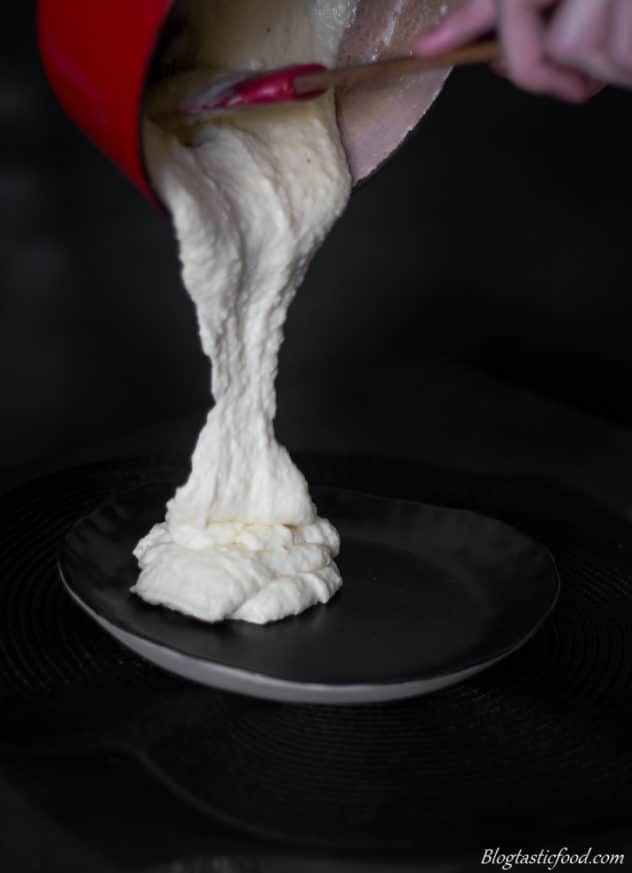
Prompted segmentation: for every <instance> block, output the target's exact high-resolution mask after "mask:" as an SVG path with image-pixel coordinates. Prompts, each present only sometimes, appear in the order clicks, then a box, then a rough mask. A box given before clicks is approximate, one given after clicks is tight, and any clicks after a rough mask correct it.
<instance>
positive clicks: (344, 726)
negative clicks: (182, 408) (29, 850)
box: [0, 456, 632, 869]
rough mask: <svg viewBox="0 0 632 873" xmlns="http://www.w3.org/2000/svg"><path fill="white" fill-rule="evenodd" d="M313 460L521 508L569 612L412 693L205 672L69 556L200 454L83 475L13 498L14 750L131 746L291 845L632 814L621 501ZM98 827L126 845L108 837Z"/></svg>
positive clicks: (94, 835)
mask: <svg viewBox="0 0 632 873" xmlns="http://www.w3.org/2000/svg"><path fill="white" fill-rule="evenodd" d="M300 460H301V466H302V468H303V469H304V471H305V472H306V473H307V474H308V476H309V478H310V479H311V481H313V482H315V483H320V484H322V485H325V486H330V485H332V484H334V483H337V484H339V485H342V486H346V487H354V485H355V484H356V482H355V480H356V478H361V477H364V479H365V481H367V479H370V480H371V481H372V482H373V483H374V487H375V490H376V492H380V491H382V493H387V494H388V493H390V494H392V493H397V492H399V493H400V495H401V496H410V495H411V493H416V494H417V496H418V497H419V498H420V499H425V500H429V499H433V500H435V501H436V500H437V499H438V498H439V497H440V495H441V494H443V495H444V500H445V502H446V503H449V504H452V505H457V506H458V505H466V506H467V505H473V504H475V505H476V506H477V508H478V509H481V510H483V511H487V512H488V513H489V514H494V515H499V516H501V517H503V518H504V519H505V520H507V521H510V522H513V523H516V522H517V521H519V520H520V524H521V526H522V527H523V528H524V529H525V530H527V531H531V532H532V533H537V536H538V537H539V538H540V539H541V540H542V541H543V542H544V543H545V544H546V545H548V546H549V547H550V548H551V550H552V552H553V554H554V556H555V558H556V562H557V564H558V567H559V570H560V575H561V578H562V594H561V597H560V600H559V603H558V606H557V608H556V610H555V611H554V614H553V617H552V618H551V619H550V620H548V621H547V622H546V624H545V625H544V626H543V628H542V629H541V631H540V632H539V633H538V634H537V635H536V636H535V637H534V638H533V639H532V640H530V641H529V642H528V643H527V644H526V646H524V648H522V649H521V650H520V651H519V652H517V653H516V654H515V655H513V656H512V657H511V658H508V659H507V660H506V661H504V662H502V663H501V664H499V665H497V666H495V667H493V668H492V669H490V670H487V671H485V672H484V673H482V674H480V675H479V676H477V677H475V678H474V679H471V680H469V681H468V682H466V683H463V684H461V685H459V686H455V687H453V688H449V689H445V690H443V691H440V692H438V693H436V694H433V695H428V696H427V697H424V698H419V699H415V700H409V701H406V702H400V703H392V704H388V705H369V706H361V707H331V706H293V705H280V704H275V703H270V702H264V701H257V700H251V699H248V698H244V697H239V696H237V695H231V694H226V693H221V692H217V691H213V690H211V689H206V688H202V687H199V686H196V685H193V684H190V683H187V682H184V681H181V680H177V679H175V678H173V677H170V676H167V675H165V674H164V673H162V672H161V671H159V670H156V669H154V668H152V667H150V666H149V665H147V664H146V663H144V662H143V661H141V660H140V659H138V658H136V657H134V656H133V655H131V654H130V653H129V652H127V651H125V650H124V649H122V648H121V647H120V646H118V645H116V644H115V643H114V642H113V641H112V640H111V639H110V638H109V637H108V636H107V635H105V634H104V633H102V632H101V631H100V630H99V629H98V628H97V627H95V625H94V623H93V622H92V621H90V620H89V619H88V618H87V617H86V616H85V615H84V614H83V613H82V612H81V611H80V610H79V609H78V608H77V607H76V606H75V605H74V604H72V602H70V601H69V598H68V597H67V595H66V594H65V593H64V592H63V591H62V589H61V586H60V584H59V581H58V578H57V575H56V566H55V559H56V550H57V548H58V546H59V544H60V542H61V539H62V538H63V536H64V535H65V533H66V532H67V531H68V529H69V527H70V526H71V525H72V524H73V523H74V522H75V521H76V520H77V519H78V518H79V517H80V516H83V515H86V514H87V513H89V512H90V511H92V510H93V509H94V508H96V506H97V505H98V504H99V503H101V502H102V501H104V500H106V499H108V498H109V497H110V496H111V495H112V494H113V493H115V492H117V491H120V490H121V489H125V488H134V487H138V486H142V485H143V484H147V483H149V482H151V481H156V480H157V479H161V478H163V477H164V478H169V479H171V478H172V477H174V476H175V478H176V479H179V478H180V477H181V476H182V475H183V473H184V470H183V469H173V468H166V467H164V466H158V465H155V464H154V465H151V464H140V465H135V464H126V465H121V464H115V465H101V466H94V467H88V468H83V469H78V470H74V471H68V472H66V473H61V474H58V475H56V476H53V477H51V478H48V479H45V480H41V481H39V482H35V483H33V484H32V485H29V486H28V487H25V488H22V489H20V490H19V491H17V492H14V493H13V494H11V495H8V496H7V497H5V498H2V500H0V524H1V525H2V529H3V530H4V532H5V537H4V539H3V541H2V544H1V545H0V579H1V584H0V641H1V644H2V653H1V654H2V656H1V657H0V707H1V709H2V713H3V717H2V724H1V726H0V737H1V740H0V756H1V757H0V760H5V761H6V760H8V759H11V760H12V761H13V764H12V767H13V769H14V770H15V768H16V767H18V768H19V766H20V765H19V762H20V760H21V759H23V758H24V756H33V754H35V753H37V754H39V755H44V754H46V755H51V754H53V753H55V755H57V756H59V755H61V756H63V755H70V756H72V758H73V759H76V757H77V756H81V755H85V754H88V753H90V754H95V753H99V754H102V755H103V754H107V753H108V750H112V749H115V750H116V749H121V748H124V749H126V750H127V752H128V753H129V754H131V755H132V757H133V758H134V759H135V760H136V761H137V762H139V763H141V764H143V766H149V764H150V769H149V771H148V772H150V773H153V776H154V778H158V779H160V780H162V781H163V784H164V785H166V786H168V787H170V790H173V789H174V787H176V788H177V791H178V795H177V796H179V797H181V798H188V799H189V800H190V801H191V802H193V803H194V804H195V808H197V809H206V810H212V811H213V813H214V816H215V821H217V819H218V817H219V818H220V819H221V820H222V821H225V822H230V823H232V825H233V826H238V827H240V828H243V829H245V830H246V831H248V832H250V833H258V834H266V835H268V836H270V835H275V836H276V837H277V838H278V839H281V840H283V841H284V843H285V845H288V844H290V843H292V842H296V841H304V842H306V843H308V844H311V845H315V844H320V845H323V844H326V845H330V846H337V847H341V846H344V845H350V844H352V845H355V846H361V847H365V848H367V847H370V846H373V847H375V848H379V850H380V851H382V852H385V851H387V850H388V849H389V848H391V849H393V848H394V847H396V846H400V847H401V846H408V847H409V848H410V850H411V851H413V849H412V848H411V847H415V846H416V847H417V849H415V851H417V850H418V851H419V852H423V851H426V850H429V847H433V846H434V848H435V849H437V848H442V849H443V852H444V854H445V851H446V846H448V845H449V846H450V847H451V851H454V852H457V851H461V850H463V851H465V850H466V849H467V847H468V846H470V847H472V846H480V845H481V844H486V843H487V842H489V844H490V845H498V844H503V843H506V842H507V841H509V840H510V839H511V840H514V841H515V840H523V841H526V840H528V841H529V842H530V843H533V841H534V840H535V841H538V840H545V838H546V844H547V845H556V844H557V845H559V842H558V840H559V839H560V836H559V835H560V834H564V833H568V832H569V831H574V832H575V834H576V835H577V834H579V835H581V834H584V833H587V832H588V831H590V833H593V834H594V833H595V831H596V830H597V829H599V828H600V827H605V826H610V827H612V826H614V825H615V824H616V823H620V824H622V823H626V822H628V823H629V820H630V810H632V759H631V756H630V736H631V735H632V711H631V708H630V706H629V700H630V695H631V694H632V610H631V608H630V607H631V604H632V549H630V547H629V545H628V546H627V547H626V546H625V545H624V544H621V543H620V544H619V545H617V544H616V542H614V541H609V540H608V537H607V536H606V533H607V532H604V533H603V535H600V536H599V537H597V538H594V537H593V536H592V533H591V531H592V529H593V527H597V528H598V524H596V522H598V520H599V518H600V513H599V508H598V507H597V508H596V509H595V510H594V511H593V509H594V508H591V504H590V503H589V502H587V501H585V502H584V503H583V504H582V505H581V512H580V513H575V511H574V506H575V504H577V503H578V500H577V495H574V494H564V492H558V491H556V489H555V487H554V486H553V485H552V484H551V483H548V484H547V483H541V484H539V485H538V483H535V482H534V483H532V484H531V488H530V489H525V487H524V480H523V479H522V478H520V477H518V478H512V477H479V478H477V479H476V480H475V479H473V478H472V477H470V478H469V479H468V477H467V476H466V475H461V474H458V475H455V474H451V473H449V472H447V471H440V470H433V469H432V468H427V467H424V466H423V465H420V464H415V463H413V462H410V461H407V462H397V461H393V460H387V459H380V458H377V457H373V458H365V459H361V458H342V457H341V458H329V459H328V458H318V457H315V456H313V457H305V458H302V459H300ZM475 482H476V485H475ZM473 495H474V496H473ZM593 522H595V524H593ZM143 762H144V763H143ZM42 778H43V777H42ZM16 784H21V785H22V786H28V784H29V782H28V779H27V777H26V776H25V777H24V779H23V781H22V782H21V783H16ZM22 790H27V789H26V788H23V789H22ZM147 803H148V804H149V806H148V807H146V808H144V809H143V810H142V812H141V811H139V812H138V814H139V815H141V817H142V818H143V820H144V821H146V820H147V817H150V816H151V809H152V805H151V804H152V801H151V798H150V797H149V796H148V797H147ZM77 827H79V825H77ZM81 833H82V834H84V837H85V829H84V831H81ZM89 835H90V839H91V840H92V841H94V842H95V844H98V845H99V847H100V850H101V851H105V852H106V854H109V855H112V854H113V853H116V851H117V850H116V849H115V847H111V848H108V847H107V834H104V833H102V834H101V836H98V829H93V830H92V832H89ZM553 840H554V841H555V842H553ZM514 844H515V843H514ZM139 845H140V844H139ZM141 848H142V847H141ZM141 848H139V849H138V851H141ZM386 869H389V868H388V865H387V866H386Z"/></svg>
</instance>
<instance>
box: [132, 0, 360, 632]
mask: <svg viewBox="0 0 632 873" xmlns="http://www.w3.org/2000/svg"><path fill="white" fill-rule="evenodd" d="M189 6H190V10H189V11H190V14H191V16H192V19H191V20H192V23H193V27H192V32H193V33H194V34H195V35H196V38H197V40H198V45H197V46H196V50H195V62H196V63H200V64H208V65H210V66H213V67H216V68H217V69H218V70H223V71H224V72H225V71H226V70H230V69H234V70H248V69H270V68H274V67H280V66H284V65H289V64H293V63H302V62H305V61H306V60H309V61H316V62H321V63H323V64H326V65H332V64H333V63H334V62H335V60H336V56H337V52H338V47H339V44H340V41H341V39H342V36H343V34H344V31H345V29H346V28H347V27H348V26H349V24H350V23H351V21H352V18H353V15H354V3H353V2H351V0H214V2H213V3H209V2H208V0H194V2H192V3H189ZM197 136H198V138H197V140H196V142H195V144H194V145H193V146H192V147H191V146H186V145H184V144H183V143H182V142H180V141H179V140H178V139H177V138H176V137H175V136H174V135H172V134H170V133H168V132H166V131H165V130H163V129H161V128H159V127H157V126H156V125H154V124H152V123H151V122H146V150H147V160H148V165H149V169H150V172H151V175H152V178H153V180H154V183H155V185H156V187H157V189H158V191H159V192H160V194H161V196H162V198H163V199H164V201H165V202H166V203H167V204H168V206H169V208H170V210H171V212H172V215H173V221H174V225H175V229H176V233H177V237H178V241H179V246H180V257H181V260H182V270H183V278H184V283H185V285H186V288H187V290H188V292H189V294H190V295H191V298H192V300H193V302H194V304H195V307H196V312H197V319H198V324H199V330H200V337H201V340H202V346H203V349H204V351H205V353H206V354H207V355H208V356H209V357H210V358H211V361H212V392H213V397H214V399H215V405H214V407H213V409H212V410H211V412H210V413H209V416H208V419H207V421H206V424H205V426H204V428H203V430H202V432H201V433H200V436H199V438H198V441H197V445H196V447H195V450H194V453H193V458H192V468H191V475H190V476H189V479H188V481H187V482H186V483H185V484H184V485H183V486H182V487H180V488H179V489H178V490H177V492H176V494H175V496H174V497H173V498H172V499H171V500H170V501H169V503H168V504H167V513H166V519H165V521H164V522H162V523H161V524H157V525H155V526H154V527H153V529H152V530H151V531H150V532H149V533H148V534H147V535H146V536H145V537H144V538H143V539H142V540H141V541H140V542H139V543H138V545H137V547H136V549H135V551H134V554H135V556H136V558H137V560H138V563H139V567H140V575H139V578H138V581H137V583H136V585H135V586H134V587H133V588H132V591H134V592H135V593H136V594H138V595H139V596H140V597H142V598H143V599H144V600H146V601H148V602H149V603H153V604H162V605H163V606H166V607H169V608H171V609H175V610H178V611H180V612H183V613H185V614H187V615H192V616H195V617H197V618H200V619H204V620H206V621H210V622H216V621H220V620H222V619H226V618H233V619H243V620H245V621H250V622H255V623H258V624H263V623H266V622H270V621H275V620H277V619H281V618H283V617H285V616H288V615H295V614H297V613H299V612H301V611H302V610H304V609H307V608H308V607H309V606H312V605H313V604H315V603H325V602H326V601H327V600H329V598H330V597H331V596H332V595H333V594H334V593H335V592H336V591H337V590H338V588H339V587H340V585H341V584H342V580H341V578H340V573H339V571H338V568H337V566H336V564H335V557H336V555H337V554H338V549H339V537H338V534H337V532H336V530H335V529H334V527H333V526H332V525H331V524H330V523H329V522H328V521H326V520H325V519H321V518H319V517H318V514H317V511H316V508H315V506H314V504H313V502H312V500H311V499H310V495H309V489H308V486H307V482H306V481H305V478H304V477H303V475H302V474H301V473H300V471H299V470H298V469H297V468H296V466H295V465H294V464H293V463H292V460H291V458H290V456H289V454H288V452H287V451H286V449H285V448H283V447H282V446H280V445H279V444H278V443H277V441H276V439H275V435H274V416H275V410H276V396H275V387H274V382H275V377H276V372H277V362H278V353H279V348H280V345H281V342H282V339H283V324H284V322H285V318H286V314H287V310H288V306H289V305H290V302H291V301H292V298H293V297H294V294H295V293H296V290H297V288H298V286H299V285H300V283H301V281H302V279H303V276H304V275H305V272H306V270H307V267H308V265H309V262H310V260H311V258H312V256H313V255H314V253H315V252H316V250H317V249H318V247H319V246H320V244H321V243H322V241H323V239H324V237H325V235H326V234H327V232H328V230H329V229H330V227H331V226H332V224H333V223H334V221H335V220H336V218H337V217H338V216H339V214H340V213H341V212H342V210H343V209H344V207H345V205H346V203H347V200H348V197H349V194H350V190H351V178H350V173H349V169H348V166H347V160H346V157H345V153H344V150H343V147H342V144H341V141H340V136H339V133H338V128H337V123H336V112H335V106H334V100H333V97H332V95H331V94H325V95H323V96H322V97H321V98H319V99H318V100H312V101H309V102H307V103H293V104H286V105H283V106H280V107H275V108H263V109H257V110H252V111H248V112H244V113H241V114H236V115H234V116H231V117H230V118H228V117H226V118H222V119H219V120H217V121H215V122H214V123H213V124H208V125H205V126H204V128H203V130H201V131H200V132H198V135H197Z"/></svg>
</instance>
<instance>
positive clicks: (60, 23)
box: [37, 0, 173, 204]
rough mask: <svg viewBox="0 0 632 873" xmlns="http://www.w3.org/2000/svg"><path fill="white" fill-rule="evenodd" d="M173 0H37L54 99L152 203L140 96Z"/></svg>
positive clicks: (46, 67) (152, 196)
mask: <svg viewBox="0 0 632 873" xmlns="http://www.w3.org/2000/svg"><path fill="white" fill-rule="evenodd" d="M172 2H173V0H106V2H97V0H38V6H37V28H38V37H39V45H40V51H41V55H42V60H43V63H44V68H45V70H46V75H47V76H48V79H49V81H50V84H51V86H52V88H53V91H54V92H55V94H56V95H57V97H58V99H59V101H60V103H61V104H62V106H63V107H64V109H65V110H66V112H67V113H68V114H69V115H70V117H71V118H72V119H73V120H74V121H75V122H76V124H78V125H79V127H80V128H81V129H82V130H83V131H84V133H86V134H87V135H88V136H89V137H90V139H91V140H93V141H94V142H95V143H96V145H97V146H99V148H100V149H102V150H103V151H104V152H105V154H106V155H107V156H108V157H110V158H111V159H112V160H113V161H114V163H115V164H116V165H117V166H118V167H120V168H121V169H122V170H123V172H124V173H126V174H127V175H128V176H129V178H130V179H131V180H132V182H134V184H135V185H137V186H138V188H140V190H141V191H142V193H143V194H144V195H145V196H146V197H147V198H148V199H149V200H151V201H152V202H153V203H156V204H158V202H159V201H158V200H157V198H156V196H155V194H154V193H153V191H152V189H151V185H150V182H149V179H148V176H147V172H146V170H145V166H144V162H143V151H142V147H141V131H140V119H141V112H140V109H141V101H142V97H143V90H144V87H145V79H146V76H147V70H148V67H149V63H150V61H151V58H152V55H153V52H154V48H155V45H156V40H157V38H158V35H159V33H160V31H161V29H162V26H163V23H164V21H165V18H166V17H167V14H168V12H169V9H170V7H171V5H172Z"/></svg>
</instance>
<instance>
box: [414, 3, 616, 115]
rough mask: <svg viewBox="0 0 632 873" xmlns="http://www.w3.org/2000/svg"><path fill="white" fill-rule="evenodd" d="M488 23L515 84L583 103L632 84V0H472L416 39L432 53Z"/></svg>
mask: <svg viewBox="0 0 632 873" xmlns="http://www.w3.org/2000/svg"><path fill="white" fill-rule="evenodd" d="M490 30H495V31H497V33H498V35H499V38H500V41H501V43H502V49H503V63H502V65H501V66H500V69H499V70H498V71H499V72H502V73H503V74H504V75H506V76H508V78H509V79H511V80H512V81H513V82H514V83H515V84H516V85H519V86H520V87H521V88H524V89H526V90H527V91H532V92H534V93H537V94H549V95H551V96H554V97H561V98H562V99H565V100H570V101H571V102H574V103H581V102H583V101H585V100H587V99H589V98H590V97H592V95H593V94H595V93H596V92H597V91H599V90H601V88H603V87H604V85H606V84H617V85H623V86H626V87H629V88H632V0H466V3H465V4H464V6H463V7H462V8H461V9H459V10H457V11H456V12H454V13H452V14H451V15H449V16H448V17H447V18H446V19H445V21H443V22H442V23H441V24H440V25H439V26H438V27H437V28H435V29H434V30H431V31H428V32H427V33H425V34H423V35H422V36H421V37H420V38H419V40H418V41H417V44H416V51H417V53H418V54H420V55H424V56H432V55H434V54H438V53H440V52H444V51H450V50H451V49H454V48H458V47H460V46H462V45H465V44H467V43H469V42H471V41H472V40H474V39H476V38H477V37H479V36H481V35H482V34H484V33H487V32H488V31H490Z"/></svg>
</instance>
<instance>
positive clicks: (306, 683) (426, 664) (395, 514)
mask: <svg viewBox="0 0 632 873" xmlns="http://www.w3.org/2000/svg"><path fill="white" fill-rule="evenodd" d="M174 487H175V486H174V484H173V483H160V484H155V485H150V486H145V487H143V488H138V489H135V490H133V491H128V492H126V493H122V494H119V495H116V496H114V497H113V498H112V499H111V500H110V501H108V502H107V503H105V504H103V505H101V506H100V507H99V508H98V509H97V510H95V511H94V512H92V513H91V514H90V515H88V516H87V517H85V518H83V519H81V520H80V521H79V522H77V524H75V526H74V527H73V529H72V530H71V532H70V533H69V534H68V536H67V538H66V540H65V542H64V546H63V550H62V553H61V556H60V571H61V575H62V579H63V581H64V583H65V585H66V587H67V589H68V591H69V592H70V594H71V595H72V596H73V597H74V598H75V600H76V601H77V602H78V603H79V604H80V605H81V606H82V607H83V608H84V609H85V610H86V611H87V612H89V613H90V615H92V617H93V618H95V619H96V620H97V621H98V622H99V623H100V624H101V625H102V626H103V627H104V628H105V629H106V630H107V631H108V632H109V633H111V634H113V635H114V636H115V637H117V639H119V640H120V641H121V642H122V643H124V644H125V645H127V646H129V647H130V648H132V649H133V650H134V651H136V652H138V653H139V654H141V655H143V656H144V657H146V658H148V659H149V660H151V661H153V662H154V663H157V664H158V665H160V666H162V667H164V668H166V669H168V670H170V671H172V672H175V673H177V674H179V675H182V676H186V677H187V678H190V679H193V680H195V681H198V682H202V683H204V684H207V685H212V686H215V687H220V688H225V689H228V690H233V691H237V692H241V693H244V694H250V695H254V696H257V697H267V698H272V699H276V700H291V701H294V702H328V703H352V702H361V701H375V700H388V699H393V698H401V697H407V696H411V695H415V694H423V693H427V692H429V691H434V690H435V689H437V688H441V687H444V686H447V685H451V684H454V683H455V682H458V681H460V680H462V679H464V678H466V677H468V676H470V675H472V674H474V673H476V672H479V671H480V670H482V669H484V668H485V667H487V666H489V665H491V664H493V663H494V662H495V661H497V660H499V659H500V658H502V657H504V656H506V655H508V654H510V653H511V652H513V651H515V650H516V649H517V648H519V647H520V646H521V645H522V644H523V643H525V642H526V640H527V639H529V637H530V636H531V635H532V634H533V633H534V632H535V630H537V628H538V627H539V626H540V624H541V623H542V621H543V620H544V619H545V617H546V616H547V615H548V614H549V612H550V611H551V609H552V608H553V606H554V604H555V601H556V599H557V596H558V591H559V581H558V576H557V571H556V568H555V565H554V562H553V558H552V557H551V555H550V553H549V552H548V550H547V549H545V548H544V547H542V546H541V545H539V544H537V543H535V542H533V540H531V539H529V538H528V537H527V536H525V535H524V534H522V533H520V532H518V531H516V530H515V529H513V528H511V527H509V526H508V525H506V524H504V523H502V522H499V521H496V520H494V519H491V518H487V517H485V516H482V515H478V514H475V513H472V512H467V511H464V510H456V509H447V508H441V507H436V506H428V505H425V504H422V503H417V502H413V501H403V500H392V499H384V498H379V497H372V496H369V495H365V494H360V493H355V492H350V491H339V490H334V489H314V492H313V493H314V498H315V500H316V502H317V505H318V508H319V512H320V514H321V515H323V516H325V517H326V518H329V519H330V520H331V521H332V522H333V523H334V524H335V525H336V527H337V528H338V530H339V532H340V534H341V537H342V551H341V554H340V557H339V562H338V563H339V566H340V569H341V571H342V575H343V579H344V585H343V588H342V589H341V591H340V592H339V593H338V594H337V595H336V596H335V597H334V598H333V600H332V601H331V602H330V603H329V604H328V605H326V606H317V607H313V608H312V609H310V610H308V611H307V612H305V613H303V614H302V615H300V616H297V617H296V618H288V619H284V620H283V621H280V622H276V623H274V624H270V625H266V626H263V627H260V626H257V625H252V624H248V623H246V622H242V621H226V622H222V623H220V624H216V625H209V624H206V623H203V622H200V621H197V620H195V619H192V618H188V617H186V616H184V615H181V614H179V613H176V612H173V611H171V610H168V609H165V608H163V607H156V606H149V605H147V604H145V603H144V602H143V601H141V600H140V599H139V598H138V597H137V596H136V595H133V594H130V592H129V588H130V586H132V585H133V584H134V582H135V580H136V575H137V567H136V562H135V560H134V558H133V557H132V554H131V552H132V549H133V547H134V546H135V544H136V542H137V541H138V540H139V539H140V537H141V536H142V535H143V534H145V533H146V532H147V530H148V529H149V528H150V527H151V525H152V524H154V523H155V522H157V521H159V520H161V519H162V518H163V516H164V506H165V503H166V501H167V499H168V498H169V497H170V496H171V494H172V493H173V490H174Z"/></svg>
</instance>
